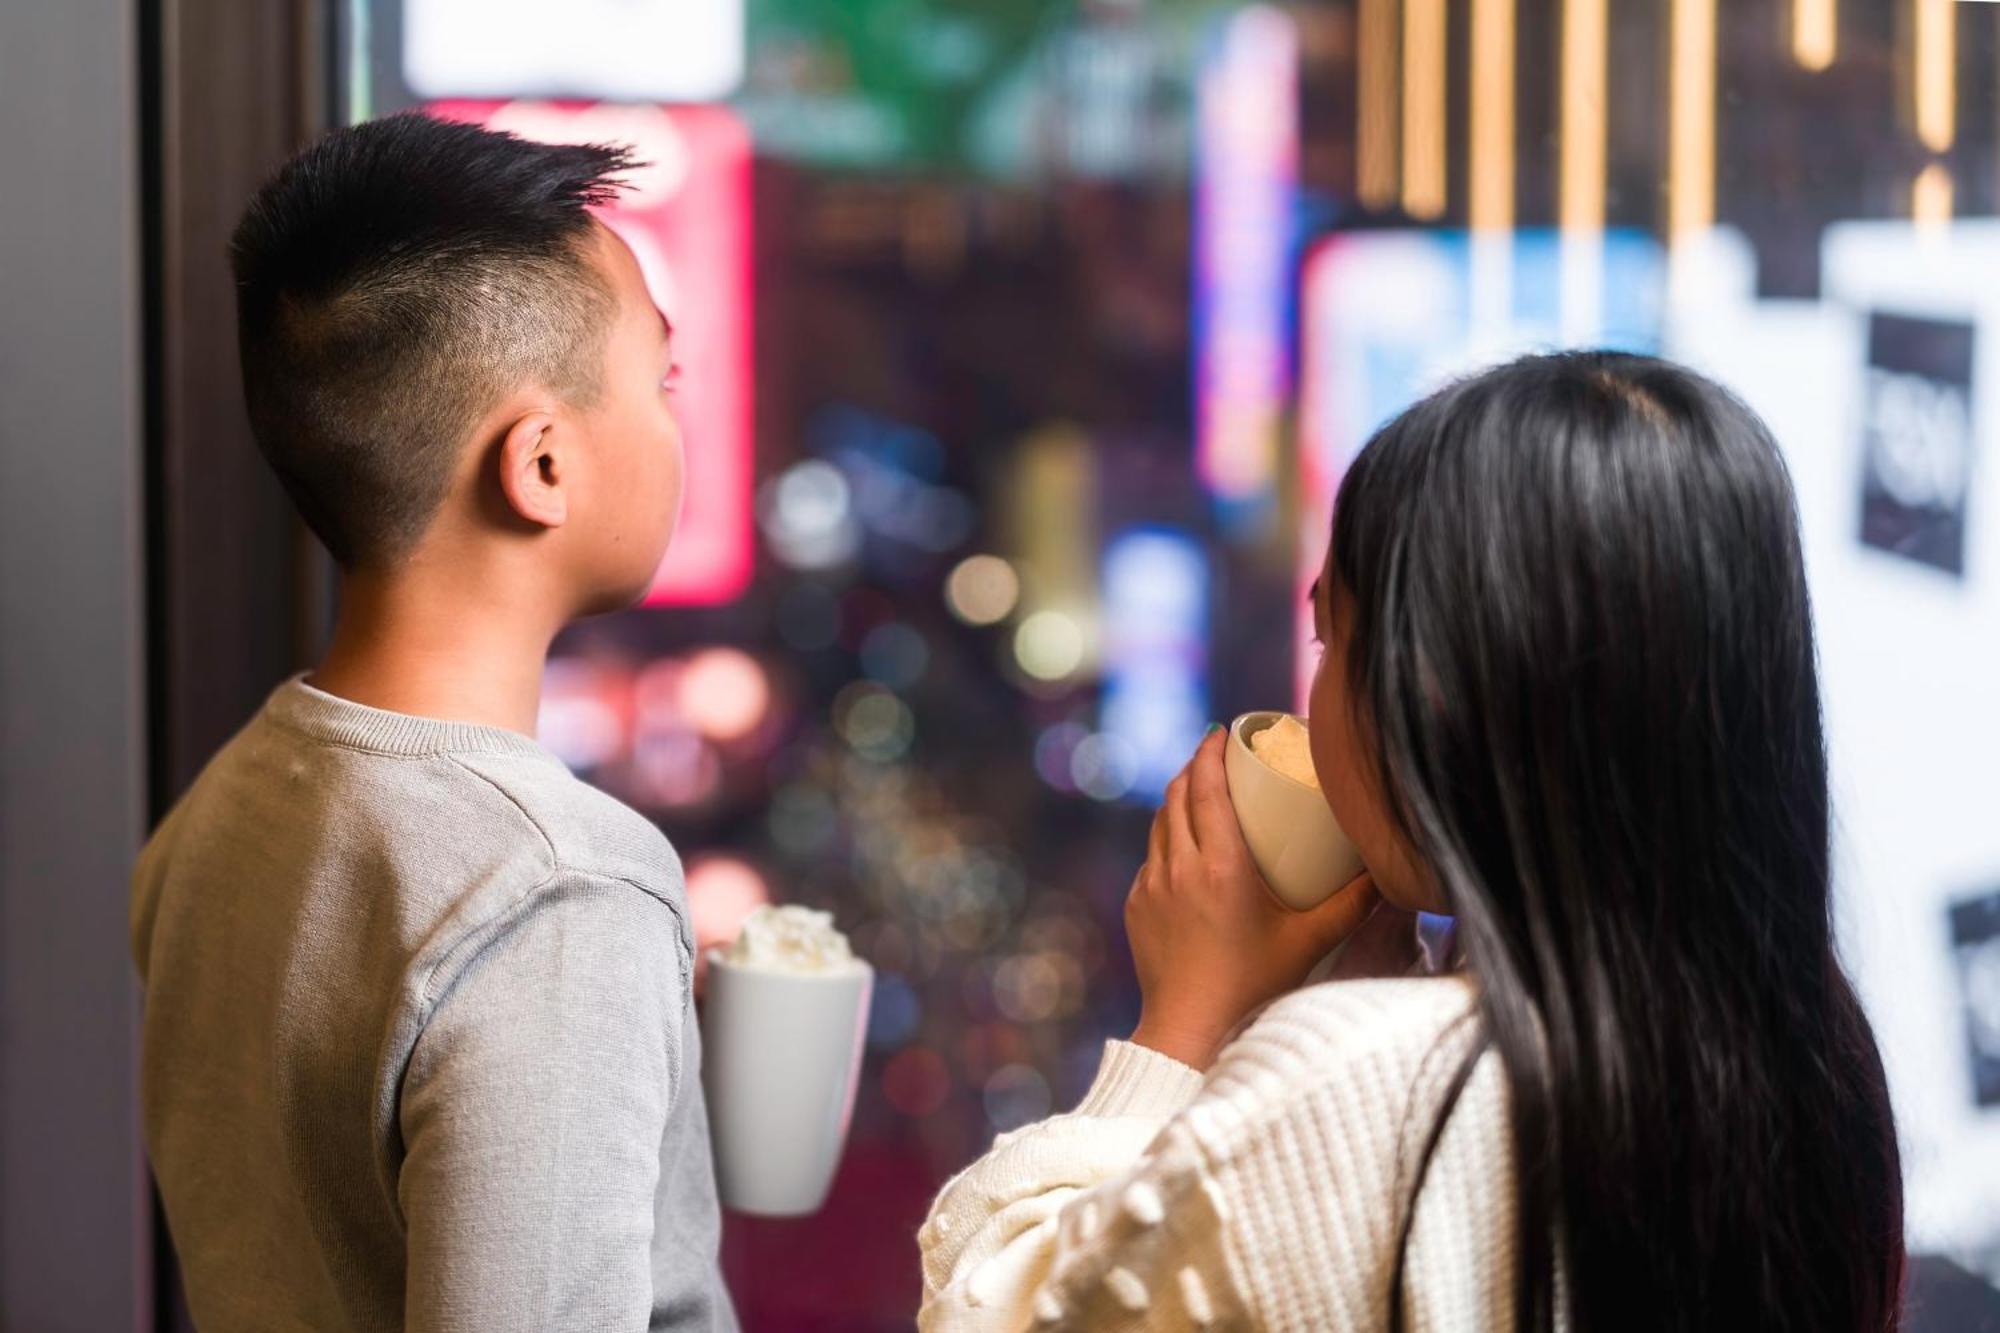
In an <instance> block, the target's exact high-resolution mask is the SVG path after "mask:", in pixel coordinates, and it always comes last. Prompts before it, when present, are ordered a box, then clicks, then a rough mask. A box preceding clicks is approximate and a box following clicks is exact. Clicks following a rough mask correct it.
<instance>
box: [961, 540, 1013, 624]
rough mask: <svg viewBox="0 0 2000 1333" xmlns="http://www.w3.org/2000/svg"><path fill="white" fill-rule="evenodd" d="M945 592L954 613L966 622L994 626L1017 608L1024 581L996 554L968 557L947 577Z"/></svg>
mask: <svg viewBox="0 0 2000 1333" xmlns="http://www.w3.org/2000/svg"><path fill="white" fill-rule="evenodd" d="M944 595H945V605H947V606H948V607H950V608H951V613H952V614H953V615H955V616H957V617H958V618H959V619H960V620H962V621H964V622H965V623H966V624H968V625H993V624H997V623H999V622H1000V621H1002V620H1005V619H1006V618H1007V617H1008V615H1009V614H1010V613H1012V611H1013V610H1014V605H1015V603H1016V602H1017V601H1019V600H1020V596H1021V580H1020V578H1019V577H1018V576H1017V575H1016V574H1015V573H1014V567H1013V566H1012V565H1010V564H1008V563H1007V562H1006V561H1005V560H1002V559H1001V558H1000V557H999V556H997V555H973V556H967V557H966V558H965V559H963V560H961V561H959V562H958V564H957V566H955V567H954V568H953V569H952V571H951V575H950V577H948V578H947V579H946V580H945V585H944Z"/></svg>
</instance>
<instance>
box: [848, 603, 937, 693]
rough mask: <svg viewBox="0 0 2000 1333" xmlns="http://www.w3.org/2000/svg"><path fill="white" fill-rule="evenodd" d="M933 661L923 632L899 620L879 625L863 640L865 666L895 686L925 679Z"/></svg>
mask: <svg viewBox="0 0 2000 1333" xmlns="http://www.w3.org/2000/svg"><path fill="white" fill-rule="evenodd" d="M930 661H931V649H930V644H928V643H927V642H925V640H924V636H923V634H922V633H921V632H920V631H919V630H917V629H915V628H914V627H912V626H910V625H906V624H904V623H903V622H902V621H899V620H892V621H890V622H889V623H887V624H884V625H877V626H876V627H875V628H874V629H872V630H869V631H868V635H867V637H866V638H864V639H862V641H861V669H862V670H863V671H864V672H866V673H867V674H868V675H869V676H870V677H871V678H872V679H874V680H878V681H880V682H882V683H883V684H884V685H887V686H888V687H889V688H890V689H892V690H903V689H908V688H909V687H910V686H912V685H914V684H916V683H917V682H918V681H919V680H921V679H923V675H924V670H925V669H926V668H927V667H929V666H930Z"/></svg>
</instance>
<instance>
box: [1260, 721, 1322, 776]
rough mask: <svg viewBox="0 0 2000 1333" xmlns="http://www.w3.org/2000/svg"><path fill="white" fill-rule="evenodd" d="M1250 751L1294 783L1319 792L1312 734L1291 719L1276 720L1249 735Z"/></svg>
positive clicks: (1298, 722) (1303, 725)
mask: <svg viewBox="0 0 2000 1333" xmlns="http://www.w3.org/2000/svg"><path fill="white" fill-rule="evenodd" d="M1250 752H1251V753H1252V754H1254V755H1256V756H1257V757H1258V758H1259V759H1261V760H1263V761H1264V762H1265V763H1266V764H1268V765H1269V766H1270V767H1272V768H1274V769H1276V770H1277V771H1278V772H1280V773H1282V774H1284V775H1285V776H1286V777H1288V778H1290V779H1291V780H1292V781H1294V782H1298V783H1303V784H1304V785H1306V786H1308V787H1311V788H1312V789H1313V790H1314V791H1318V790H1319V772H1318V770H1316V769H1315V768H1314V767H1313V756H1312V734H1311V733H1310V732H1308V731H1307V730H1306V728H1305V724H1304V723H1302V722H1300V721H1299V720H1298V719H1297V718H1295V717H1289V716H1286V717H1280V718H1279V719H1278V720H1277V721H1276V722H1273V723H1272V724H1271V725H1270V726H1268V727H1265V728H1264V729H1263V730H1262V731H1254V732H1251V733H1250Z"/></svg>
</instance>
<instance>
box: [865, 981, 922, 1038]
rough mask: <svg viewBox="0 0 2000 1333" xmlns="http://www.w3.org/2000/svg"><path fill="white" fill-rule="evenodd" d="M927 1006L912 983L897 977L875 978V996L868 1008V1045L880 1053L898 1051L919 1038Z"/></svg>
mask: <svg viewBox="0 0 2000 1333" xmlns="http://www.w3.org/2000/svg"><path fill="white" fill-rule="evenodd" d="M923 1016H924V1007H923V1002H922V1001H921V1000H919V999H918V998H917V993H916V992H915V991H914V990H912V989H910V983H909V982H907V981H905V980H903V979H902V978H901V977H899V976H896V975H895V974H893V973H888V972H882V973H878V974H876V977H875V995H874V998H873V999H872V1000H871V1001H870V1002H869V1008H868V1044H869V1045H870V1046H873V1047H875V1048H876V1049H877V1050H894V1049H896V1048H897V1047H898V1046H901V1045H903V1043H905V1042H907V1041H908V1040H909V1039H910V1038H911V1037H913V1036H915V1035H916V1031H917V1025H918V1024H919V1023H921V1022H922V1021H923Z"/></svg>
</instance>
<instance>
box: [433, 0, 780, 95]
mask: <svg viewBox="0 0 2000 1333" xmlns="http://www.w3.org/2000/svg"><path fill="white" fill-rule="evenodd" d="M400 8H401V9H402V13H403V33H402V37H403V41H402V49H403V78H404V80H405V82H407V83H408V84H409V86H410V87H411V89H412V90H414V91H415V92H417V93H418V94H420V95H422V96H424V97H520V96H537V97H589V98H600V97H601V98H608V99H615V100H618V101H626V102H707V101H713V100H714V99H716V98H719V97H725V96H727V95H728V94H729V93H730V92H731V91H733V90H734V89H735V88H736V86H737V84H739V83H741V82H742V80H743V0H565V3H563V4H561V5H552V4H549V3H547V2H546V0H401V5H400Z"/></svg>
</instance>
